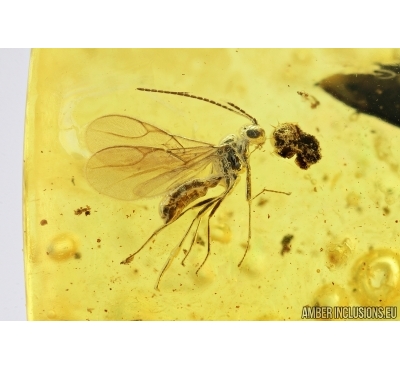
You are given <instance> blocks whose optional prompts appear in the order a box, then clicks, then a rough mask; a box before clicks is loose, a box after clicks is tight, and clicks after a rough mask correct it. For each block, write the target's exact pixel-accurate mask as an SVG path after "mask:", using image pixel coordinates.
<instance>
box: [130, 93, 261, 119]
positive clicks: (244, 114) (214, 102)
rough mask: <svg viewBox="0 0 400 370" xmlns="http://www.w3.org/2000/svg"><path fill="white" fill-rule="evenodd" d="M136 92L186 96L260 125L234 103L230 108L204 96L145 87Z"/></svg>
mask: <svg viewBox="0 0 400 370" xmlns="http://www.w3.org/2000/svg"><path fill="white" fill-rule="evenodd" d="M136 90H139V91H146V92H154V93H159V94H171V95H180V96H185V97H187V98H192V99H197V100H203V101H205V102H207V103H210V104H214V105H216V106H218V107H221V108H224V109H226V110H229V111H230V112H233V113H235V114H238V115H240V116H242V117H246V118H248V119H249V120H250V121H251V122H253V123H254V124H255V125H258V123H257V120H256V119H255V118H253V117H252V116H250V114H248V113H246V112H245V111H244V110H243V109H242V108H239V107H238V106H237V105H235V104H233V103H228V104H229V105H230V107H228V106H227V105H224V104H221V103H218V102H216V101H215V100H211V99H208V98H203V97H202V96H197V95H193V94H190V93H188V92H184V91H168V90H156V89H148V88H145V87H137V88H136ZM233 108H234V109H233Z"/></svg>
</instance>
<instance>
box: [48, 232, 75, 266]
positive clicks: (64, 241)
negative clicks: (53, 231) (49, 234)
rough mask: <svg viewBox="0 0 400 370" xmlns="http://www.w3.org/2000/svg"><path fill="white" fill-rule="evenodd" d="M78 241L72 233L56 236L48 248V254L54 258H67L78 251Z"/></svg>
mask: <svg viewBox="0 0 400 370" xmlns="http://www.w3.org/2000/svg"><path fill="white" fill-rule="evenodd" d="M77 249H78V243H77V241H76V239H75V238H74V237H73V236H72V235H70V234H61V235H58V236H56V237H55V238H54V239H53V240H52V242H51V243H50V245H49V246H48V248H47V255H48V256H49V257H50V258H52V259H54V260H58V261H60V260H66V259H69V258H71V257H74V256H75V254H76V253H77Z"/></svg>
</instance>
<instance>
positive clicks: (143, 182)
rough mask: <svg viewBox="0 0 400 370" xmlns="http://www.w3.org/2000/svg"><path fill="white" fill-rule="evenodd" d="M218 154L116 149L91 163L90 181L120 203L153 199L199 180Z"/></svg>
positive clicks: (98, 155)
mask: <svg viewBox="0 0 400 370" xmlns="http://www.w3.org/2000/svg"><path fill="white" fill-rule="evenodd" d="M216 150H217V148H216V147H212V146H202V147H194V148H177V149H170V150H165V149H160V148H153V147H144V146H115V147H111V148H106V149H103V150H100V151H99V152H97V153H95V154H94V155H93V156H92V157H91V158H90V159H89V161H88V163H87V166H86V177H87V179H88V181H89V183H90V184H91V185H92V186H93V187H94V188H95V189H96V190H97V191H99V192H100V193H102V194H106V195H109V196H111V197H114V198H117V199H123V200H134V199H139V198H146V197H153V196H157V195H161V194H164V193H165V192H167V191H168V190H169V189H171V188H172V187H174V186H177V185H179V184H182V183H184V182H186V181H188V180H190V179H192V178H194V177H196V175H197V176H198V175H199V173H200V172H202V171H203V170H205V169H206V168H207V167H209V166H210V165H211V164H212V162H213V161H214V160H215V159H216ZM209 171H210V172H211V168H210V169H209Z"/></svg>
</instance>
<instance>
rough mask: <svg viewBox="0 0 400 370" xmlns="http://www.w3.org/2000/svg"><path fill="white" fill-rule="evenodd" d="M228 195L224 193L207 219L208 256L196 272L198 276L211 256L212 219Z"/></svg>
mask: <svg viewBox="0 0 400 370" xmlns="http://www.w3.org/2000/svg"><path fill="white" fill-rule="evenodd" d="M226 194H227V193H224V194H223V195H222V196H221V197H220V198H219V199H217V200H216V201H215V204H214V206H213V209H212V210H211V212H210V214H209V215H208V219H207V255H206V258H204V261H203V262H202V264H201V265H200V267H199V268H198V269H197V271H196V275H198V273H199V271H200V269H201V268H202V267H203V266H204V264H205V263H206V261H207V259H208V256H209V255H210V250H211V248H210V245H211V241H210V219H211V217H212V216H213V215H214V213H215V212H216V210H217V209H218V208H219V205H220V204H221V202H222V201H223V200H224V198H225V196H226Z"/></svg>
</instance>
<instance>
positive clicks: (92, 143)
mask: <svg viewBox="0 0 400 370" xmlns="http://www.w3.org/2000/svg"><path fill="white" fill-rule="evenodd" d="M86 143H87V145H88V147H89V149H90V151H91V152H92V153H96V152H98V151H100V150H102V149H105V148H110V147H119V146H147V147H153V148H160V149H178V148H180V149H182V148H191V147H199V146H210V144H208V143H204V142H202V141H196V140H191V139H187V138H184V137H182V136H178V135H170V134H168V133H167V132H165V131H163V130H161V129H159V128H158V127H155V126H153V125H151V124H149V123H146V122H142V121H140V120H138V119H136V118H132V117H126V116H119V115H110V116H104V117H100V118H97V119H96V120H94V121H93V122H92V123H90V125H89V126H88V128H87V130H86Z"/></svg>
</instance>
